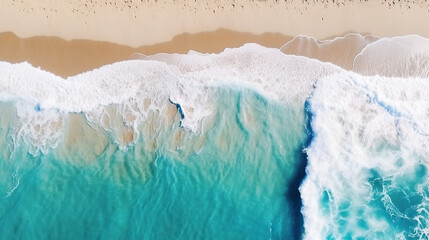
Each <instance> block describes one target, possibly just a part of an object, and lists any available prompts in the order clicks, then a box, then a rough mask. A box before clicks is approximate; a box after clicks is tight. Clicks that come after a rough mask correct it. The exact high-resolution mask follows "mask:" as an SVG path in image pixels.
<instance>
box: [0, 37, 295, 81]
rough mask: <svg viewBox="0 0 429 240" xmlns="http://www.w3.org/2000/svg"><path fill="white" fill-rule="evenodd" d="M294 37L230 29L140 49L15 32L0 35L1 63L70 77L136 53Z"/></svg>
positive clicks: (217, 48)
mask: <svg viewBox="0 0 429 240" xmlns="http://www.w3.org/2000/svg"><path fill="white" fill-rule="evenodd" d="M291 39H292V37H289V36H284V35H281V34H275V33H266V34H261V35H256V34H251V33H239V32H234V31H230V30H226V29H220V30H217V31H213V32H203V33H198V34H181V35H179V36H176V37H174V38H173V39H172V40H171V41H168V42H164V43H158V44H154V45H149V46H142V47H139V48H132V47H130V46H125V45H119V44H115V43H110V42H101V41H91V40H72V41H66V40H63V39H61V38H57V37H31V38H25V39H22V38H19V37H17V36H16V35H15V34H13V33H10V32H8V33H0V61H8V62H11V63H18V62H23V61H28V62H29V63H31V64H32V65H33V66H36V67H41V68H42V69H44V70H47V71H50V72H52V73H55V74H56V75H59V76H62V77H68V76H72V75H76V74H79V73H81V72H85V71H89V70H92V69H94V68H98V67H101V66H103V65H106V64H110V63H114V62H118V61H122V60H127V59H129V57H130V56H131V55H132V54H133V53H142V54H145V55H153V54H156V53H187V52H189V50H194V51H198V52H202V53H219V52H221V51H223V50H224V49H225V48H233V47H239V46H242V45H243V44H245V43H247V42H254V43H258V44H261V45H263V46H266V47H273V48H280V47H281V46H282V45H283V44H284V43H286V42H288V41H289V40H291Z"/></svg>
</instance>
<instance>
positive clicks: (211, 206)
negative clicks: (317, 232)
mask: <svg viewBox="0 0 429 240" xmlns="http://www.w3.org/2000/svg"><path fill="white" fill-rule="evenodd" d="M214 91H215V94H213V95H214V96H216V97H215V98H214V99H213V101H214V102H215V106H216V108H215V109H214V112H213V113H212V115H211V117H209V118H208V119H209V120H207V123H205V124H203V129H202V131H200V132H191V131H188V130H185V129H182V128H181V127H180V124H179V122H180V116H178V115H177V114H180V113H176V118H175V121H173V123H172V124H170V125H169V126H167V127H165V128H162V129H155V130H154V131H155V133H154V134H153V135H154V136H155V137H154V138H155V139H154V141H153V139H152V140H151V139H149V138H148V137H147V136H145V132H143V131H142V132H140V133H139V134H140V135H139V138H138V139H137V141H136V142H135V143H134V144H133V145H132V146H131V147H128V149H126V150H121V149H120V148H119V146H118V145H117V144H116V143H115V139H114V138H113V137H112V135H111V134H109V133H106V132H105V131H104V130H103V129H102V128H97V127H94V125H93V124H91V126H89V125H88V124H87V123H86V121H85V117H84V116H83V115H82V114H68V115H67V116H66V120H65V122H66V128H65V132H64V136H63V137H62V140H61V141H60V142H59V145H58V146H57V147H55V148H54V149H50V151H48V153H47V154H41V153H40V154H38V155H35V156H33V155H32V154H29V150H30V148H31V147H30V146H28V144H26V143H25V141H24V140H21V141H20V144H18V145H16V146H15V147H14V148H13V149H12V150H11V153H10V154H9V155H7V157H2V158H1V161H0V162H1V163H0V167H1V168H0V176H2V181H1V182H0V189H1V191H2V192H1V194H2V196H1V199H0V235H1V236H2V237H3V238H5V239H12V238H21V239H96V238H97V239H98V238H103V239H291V238H297V237H300V236H297V235H296V234H298V235H299V231H298V232H297V231H295V230H293V228H296V226H295V225H294V222H295V219H294V218H295V217H296V215H297V212H299V209H296V208H297V204H296V201H297V199H293V198H292V197H291V196H293V197H294V198H296V197H298V198H299V196H296V192H295V195H294V194H290V192H291V191H293V190H291V189H290V188H291V187H297V186H296V184H292V182H293V181H294V178H295V177H296V175H297V171H298V169H297V166H299V163H300V160H301V159H302V148H303V145H304V144H305V142H306V136H307V135H306V132H305V124H304V123H305V114H304V109H303V107H302V106H300V105H299V104H296V105H294V104H290V105H287V106H284V105H280V104H278V103H276V102H274V101H271V100H268V99H266V98H265V97H263V96H261V95H259V94H257V93H255V92H254V91H250V90H244V89H241V88H238V89H237V88H233V89H231V88H228V87H222V88H219V89H216V90H214ZM43 111H44V110H43V109H41V110H40V113H41V114H43ZM184 117H185V118H186V116H184ZM3 122H4V125H2V132H1V134H2V136H5V138H6V139H7V136H8V133H7V132H8V128H7V127H8V125H13V123H11V122H8V121H6V120H5V121H3ZM146 124H147V123H146ZM142 128H144V126H143V127H142ZM2 144H3V145H8V144H9V142H8V141H5V142H2ZM152 146H155V147H152ZM196 146H198V147H196ZM2 147H4V146H2ZM298 205H299V204H298Z"/></svg>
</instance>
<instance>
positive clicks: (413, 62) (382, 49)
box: [353, 35, 429, 77]
mask: <svg viewBox="0 0 429 240" xmlns="http://www.w3.org/2000/svg"><path fill="white" fill-rule="evenodd" d="M428 49H429V39H426V38H423V37H420V36H417V35H410V36H403V37H393V38H382V39H380V40H378V41H376V42H373V43H371V44H368V45H367V46H366V47H365V48H364V49H363V50H362V52H361V53H359V54H358V55H357V56H356V58H355V60H354V63H353V71H355V72H358V73H360V74H363V75H380V76H386V77H429V68H428V65H429V50H428Z"/></svg>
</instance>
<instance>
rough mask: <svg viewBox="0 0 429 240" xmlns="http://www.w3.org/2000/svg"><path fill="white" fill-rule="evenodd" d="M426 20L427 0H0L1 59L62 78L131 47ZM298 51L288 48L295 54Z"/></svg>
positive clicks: (169, 48)
mask: <svg viewBox="0 0 429 240" xmlns="http://www.w3.org/2000/svg"><path fill="white" fill-rule="evenodd" d="M380 16H381V17H380ZM427 20H429V3H427V2H425V1H410V2H407V1H405V2H404V1H401V2H397V1H345V0H343V1H338V0H336V1H323V0H322V1H307V0H305V1H275V0H273V1H250V0H249V1H247V0H241V1H223V0H217V1H212V2H210V3H208V2H196V1H188V0H185V1H173V2H171V1H143V0H142V1H133V0H128V1H116V0H111V1H109V0H106V1H94V0H85V1H78V2H76V1H66V0H61V1H55V2H52V1H48V0H41V1H37V2H36V1H32V2H24V1H14V0H5V1H2V2H1V3H0V22H1V23H2V24H0V60H2V61H9V62H14V63H15V62H22V61H28V62H30V63H31V64H33V65H34V66H38V67H41V68H43V69H46V70H48V71H51V72H53V73H55V74H57V75H60V76H63V77H67V76H71V75H75V74H78V73H80V72H83V71H88V70H91V69H93V68H97V67H100V66H102V65H105V64H109V63H113V62H116V61H121V60H126V59H128V58H129V56H130V55H131V54H132V53H136V52H138V53H143V54H155V53H160V52H167V53H186V52H188V51H189V50H195V51H199V52H204V53H210V52H213V53H216V52H220V51H222V50H223V49H224V48H227V47H238V46H241V45H243V44H244V43H247V42H255V43H258V44H261V45H263V46H267V47H274V48H280V47H281V46H283V45H284V44H285V43H287V42H288V41H289V40H291V39H293V38H294V37H296V36H299V35H304V36H311V37H314V38H317V39H320V40H323V39H331V38H334V37H338V36H344V35H345V34H347V33H360V34H362V35H364V36H365V35H368V34H371V35H374V36H379V37H385V36H397V35H406V34H416V33H417V34H419V35H421V36H424V37H429V28H427V27H424V24H415V23H418V22H422V21H423V22H424V21H427ZM346 45H347V44H346ZM296 49H298V48H296ZM296 49H295V50H290V53H292V54H297V55H301V54H302V53H301V52H300V51H297V50H296ZM320 54H321V53H320ZM320 54H319V55H320ZM304 55H305V54H304ZM326 56H327V55H326V54H321V55H320V58H321V59H324V58H329V57H326ZM331 58H332V57H331Z"/></svg>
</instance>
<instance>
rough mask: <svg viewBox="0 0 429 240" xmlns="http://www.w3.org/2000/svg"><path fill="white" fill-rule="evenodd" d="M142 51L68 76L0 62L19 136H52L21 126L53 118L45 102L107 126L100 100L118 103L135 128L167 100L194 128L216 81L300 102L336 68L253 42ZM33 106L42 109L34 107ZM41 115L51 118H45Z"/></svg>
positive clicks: (2, 89) (1, 83) (208, 106)
mask: <svg viewBox="0 0 429 240" xmlns="http://www.w3.org/2000/svg"><path fill="white" fill-rule="evenodd" d="M144 58H145V59H144V60H131V61H124V62H118V63H115V64H112V65H107V66H104V67H101V68H99V69H96V70H93V71H90V72H85V73H82V74H79V75H77V76H73V77H69V78H67V79H63V78H61V77H58V76H55V75H53V74H51V73H48V72H45V71H43V70H40V69H37V68H34V67H32V66H30V65H29V64H28V63H21V64H10V63H6V62H1V65H0V68H1V69H2V71H1V73H0V98H1V99H2V100H3V101H6V100H13V101H15V100H17V99H20V100H21V101H23V102H25V103H27V104H28V106H27V107H26V108H25V109H26V110H25V111H21V112H22V114H20V115H19V119H20V121H21V122H22V123H19V124H18V125H19V126H20V127H19V129H20V130H18V132H19V134H18V136H23V134H21V132H25V134H24V135H25V136H30V135H31V137H30V138H31V139H33V140H34V141H33V140H31V142H33V143H35V142H39V143H41V144H47V142H55V141H51V140H49V141H46V140H41V139H40V138H45V137H46V135H44V134H45V133H46V132H49V134H48V133H46V134H48V136H50V137H53V136H56V135H55V134H54V135H52V133H51V131H45V130H42V132H43V133H44V134H41V133H40V132H35V131H33V132H32V133H31V134H30V133H29V132H28V131H27V130H28V129H33V130H34V129H35V128H34V126H32V124H33V123H32V122H34V117H29V116H30V115H31V114H34V116H38V117H37V119H38V121H42V122H43V123H42V122H41V123H37V124H38V125H39V126H45V125H46V126H50V125H52V124H51V123H52V122H53V123H56V122H58V118H57V117H55V118H52V119H51V117H50V114H46V113H47V112H48V111H51V110H52V109H55V111H53V112H57V113H58V114H60V115H61V114H66V113H68V112H84V113H85V114H86V116H87V119H88V120H89V121H90V122H92V123H96V124H98V123H100V125H102V126H105V129H106V130H110V131H111V130H113V129H117V128H118V126H119V125H118V124H113V123H112V122H111V121H108V122H109V124H107V125H106V124H104V125H103V124H102V123H103V119H106V118H111V117H112V116H109V113H108V112H107V110H106V106H108V105H112V104H117V110H115V111H117V112H118V113H120V115H121V116H122V120H121V121H122V122H123V124H124V125H125V126H128V127H129V128H131V130H132V131H134V132H135V134H136V135H138V131H137V129H138V125H139V124H140V123H141V122H142V121H144V120H145V119H146V118H147V116H148V113H149V112H151V111H152V112H153V111H160V112H161V113H165V111H166V104H169V103H168V101H171V102H172V103H174V104H177V105H178V106H180V108H181V110H182V112H183V114H184V119H183V120H182V126H183V127H184V128H185V129H189V130H191V131H198V130H199V129H200V127H201V121H202V119H203V118H204V117H206V116H208V115H209V114H210V113H211V112H212V108H213V104H215V103H214V102H213V100H212V98H213V97H214V96H213V95H212V94H213V93H214V91H212V90H213V89H215V88H219V87H222V86H226V85H228V86H232V85H235V86H240V87H242V86H245V87H250V88H253V89H255V90H257V91H259V92H261V93H263V94H265V95H267V96H271V97H272V98H274V99H277V100H281V101H283V102H285V103H291V102H296V103H298V104H301V103H303V102H304V100H305V99H306V98H307V97H308V96H309V94H310V93H311V91H312V89H313V84H314V82H315V81H316V79H318V78H320V77H323V76H326V75H329V74H332V73H334V72H338V71H340V68H337V67H335V66H334V65H332V64H324V63H321V62H319V61H316V60H311V59H308V58H304V57H296V56H288V55H285V54H283V53H281V52H280V51H279V50H278V49H269V48H264V47H261V46H259V45H257V44H246V45H244V46H243V47H241V48H238V49H226V50H225V51H224V52H222V53H220V54H196V53H193V52H191V53H190V54H188V55H179V54H171V55H169V54H161V55H156V56H152V57H144ZM145 99H146V101H145ZM148 102H149V104H148ZM20 108H21V107H20ZM38 110H40V111H41V113H39V114H38V113H37V112H38ZM23 112H25V114H24V113H23ZM126 115H128V117H126ZM42 118H46V119H43V120H41V119H42ZM47 119H51V120H49V121H50V122H48V120H47ZM105 123H107V122H106V121H105ZM121 124H122V123H121ZM24 129H27V130H26V131H23V130H24ZM26 138H27V139H28V137H26ZM35 139H38V140H35ZM58 139H60V137H59V136H57V140H58ZM36 145H37V144H36ZM48 145H50V146H51V147H52V144H48ZM54 145H55V144H54ZM37 146H38V148H40V145H37Z"/></svg>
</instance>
